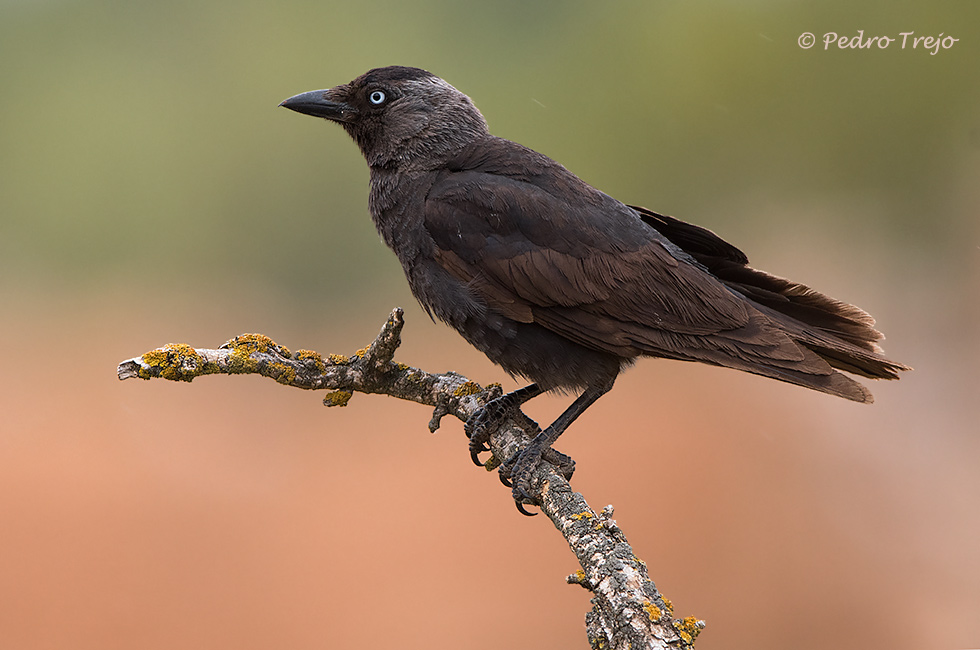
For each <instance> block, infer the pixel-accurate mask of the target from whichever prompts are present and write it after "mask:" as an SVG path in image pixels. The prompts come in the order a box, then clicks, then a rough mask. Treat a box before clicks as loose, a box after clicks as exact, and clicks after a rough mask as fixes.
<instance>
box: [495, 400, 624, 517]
mask: <svg viewBox="0 0 980 650" xmlns="http://www.w3.org/2000/svg"><path fill="white" fill-rule="evenodd" d="M611 388H612V382H609V383H607V384H603V385H598V386H589V387H588V388H586V389H585V392H583V393H582V394H581V395H579V396H578V399H576V400H575V401H574V402H572V404H571V406H569V407H568V408H567V409H565V411H564V412H563V413H562V414H561V415H559V416H558V418H557V419H556V420H555V421H554V422H552V423H551V426H549V427H548V428H547V429H545V430H544V431H542V432H541V433H539V434H538V435H536V436H534V438H533V439H532V440H531V442H530V444H528V446H527V447H525V448H524V449H522V450H521V451H519V452H517V453H516V454H514V456H513V457H511V458H510V459H508V460H507V462H506V463H505V467H504V468H501V469H502V470H503V471H504V472H505V473H506V474H507V476H508V478H510V481H511V485H512V486H513V487H512V489H513V493H514V501H515V502H516V503H517V509H518V510H520V511H521V513H522V514H525V515H530V514H531V513H529V512H527V511H526V510H524V504H525V503H536V501H535V500H534V498H533V497H532V496H531V495H530V489H531V475H532V474H533V473H534V469H535V468H536V467H537V466H538V463H540V462H541V460H542V458H545V459H547V460H548V461H549V462H551V461H552V460H558V462H559V464H558V467H559V469H560V470H561V471H562V473H565V471H566V470H569V467H568V465H569V464H571V467H572V468H574V462H573V461H572V459H571V458H569V457H568V456H566V455H565V454H562V453H560V452H556V451H554V450H553V449H551V445H553V444H554V443H555V441H556V440H558V437H559V436H561V434H562V433H563V432H564V431H565V429H567V428H568V425H570V424H571V423H572V422H574V421H575V418H577V417H578V416H580V415H582V413H584V412H585V410H586V409H587V408H589V407H590V406H592V404H593V403H594V402H595V401H596V400H597V399H599V398H600V397H602V396H603V395H605V394H606V393H608V392H609V390H610V389H611ZM555 454H557V456H559V457H560V458H555ZM565 461H568V462H565Z"/></svg>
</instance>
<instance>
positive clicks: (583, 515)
mask: <svg viewBox="0 0 980 650" xmlns="http://www.w3.org/2000/svg"><path fill="white" fill-rule="evenodd" d="M570 516H571V518H572V519H574V520H575V521H581V520H582V519H592V518H593V517H595V515H594V514H592V513H591V512H589V511H585V512H579V513H576V514H574V515H570Z"/></svg>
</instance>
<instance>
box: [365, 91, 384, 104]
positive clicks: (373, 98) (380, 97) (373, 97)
mask: <svg viewBox="0 0 980 650" xmlns="http://www.w3.org/2000/svg"><path fill="white" fill-rule="evenodd" d="M368 101H370V102H371V103H372V104H374V105H375V106H377V105H379V104H383V103H384V101H385V94H384V93H383V92H381V91H380V90H375V91H374V92H373V93H371V94H370V95H368Z"/></svg>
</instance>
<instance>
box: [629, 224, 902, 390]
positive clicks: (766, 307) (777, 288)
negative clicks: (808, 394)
mask: <svg viewBox="0 0 980 650" xmlns="http://www.w3.org/2000/svg"><path fill="white" fill-rule="evenodd" d="M633 208H634V209H635V210H636V211H637V212H638V213H639V215H640V218H641V219H642V220H643V221H645V222H646V223H647V224H649V225H650V226H652V227H653V228H655V229H656V230H657V231H658V232H660V233H661V234H662V235H664V236H665V237H667V239H669V240H670V241H671V242H673V243H674V244H676V245H677V246H679V247H680V248H682V249H683V250H684V251H685V252H687V253H688V254H689V255H691V257H693V258H694V259H695V260H696V261H697V262H698V263H700V264H701V265H703V266H704V267H705V268H706V269H707V270H708V272H709V273H711V274H712V275H714V276H715V277H716V278H718V279H719V280H720V281H721V282H723V283H724V284H725V285H726V286H727V287H729V288H730V289H731V290H733V291H736V292H738V293H739V294H741V295H743V296H745V297H746V298H747V299H748V300H750V301H751V302H752V303H753V305H754V306H755V307H756V308H757V309H758V310H759V311H760V312H762V313H763V314H765V315H766V316H767V317H768V319H769V320H770V321H771V322H772V324H773V325H774V326H775V327H776V328H778V329H780V330H782V331H783V332H785V333H786V335H787V336H789V337H790V338H791V339H793V340H794V341H795V342H796V343H798V344H799V345H800V346H801V347H802V348H804V349H806V350H807V351H808V352H810V353H812V354H815V355H818V356H819V357H820V358H821V359H823V360H824V361H825V362H826V363H827V364H829V365H830V366H831V367H833V368H836V369H838V370H844V371H846V372H851V373H854V374H857V375H861V376H863V377H868V378H871V379H898V373H899V372H901V371H903V370H911V368H909V367H908V366H905V365H902V364H900V363H896V362H894V361H891V360H889V359H887V358H886V357H885V356H884V355H883V354H882V349H881V346H879V345H878V342H879V341H881V340H882V339H883V338H884V336H883V335H882V334H881V332H879V331H878V330H877V329H875V327H874V325H875V321H874V318H872V317H871V315H870V314H868V313H867V312H865V311H864V310H862V309H860V308H858V307H855V306H854V305H849V304H847V303H845V302H842V301H840V300H836V299H834V298H831V297H830V296H827V295H825V294H822V293H820V292H818V291H815V290H813V289H811V288H810V287H808V286H806V285H803V284H800V283H797V282H792V281H791V280H787V279H785V278H781V277H778V276H775V275H771V274H769V273H766V272H765V271H760V270H758V269H754V268H752V267H750V266H749V265H748V258H747V257H746V256H745V254H744V253H743V252H742V251H740V250H739V249H738V248H736V247H735V246H732V245H731V244H729V243H728V242H726V241H725V240H723V239H721V238H720V237H718V236H717V235H716V234H714V233H713V232H711V231H710V230H708V229H706V228H701V227H700V226H695V225H693V224H688V223H685V222H683V221H680V220H678V219H674V218H673V217H668V216H666V215H661V214H657V213H656V212H652V211H650V210H647V209H645V208H640V207H636V206H633ZM724 365H730V364H729V363H726V364H724ZM740 369H742V370H747V371H748V372H753V373H755V374H761V375H765V376H768V377H772V378H774V379H782V380H783V381H788V382H790V383H794V384H799V385H802V386H807V387H809V388H814V389H816V390H821V391H823V392H826V393H831V394H834V395H840V396H841V397H846V398H847V399H852V400H855V401H858V402H870V401H871V399H872V398H871V393H870V392H868V390H867V389H866V388H864V386H862V385H861V384H859V383H858V382H856V381H854V380H853V379H850V378H848V377H846V376H844V375H841V374H840V373H838V372H832V373H831V374H828V375H813V374H810V373H800V372H796V371H793V370H788V369H786V368H779V367H760V366H758V365H753V367H751V368H740Z"/></svg>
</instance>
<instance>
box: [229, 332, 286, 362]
mask: <svg viewBox="0 0 980 650" xmlns="http://www.w3.org/2000/svg"><path fill="white" fill-rule="evenodd" d="M222 347H226V348H232V349H233V350H237V349H246V350H248V353H249V354H251V353H252V352H269V351H270V350H271V351H272V352H275V353H277V354H281V355H282V356H284V357H290V356H292V355H291V354H290V352H289V350H288V349H287V348H285V347H283V346H281V345H279V344H278V343H276V342H275V341H273V340H272V339H270V338H269V337H268V336H266V335H265V334H241V335H239V336H236V337H235V338H233V339H232V340H230V341H228V342H227V343H225V344H224V346H222Z"/></svg>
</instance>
